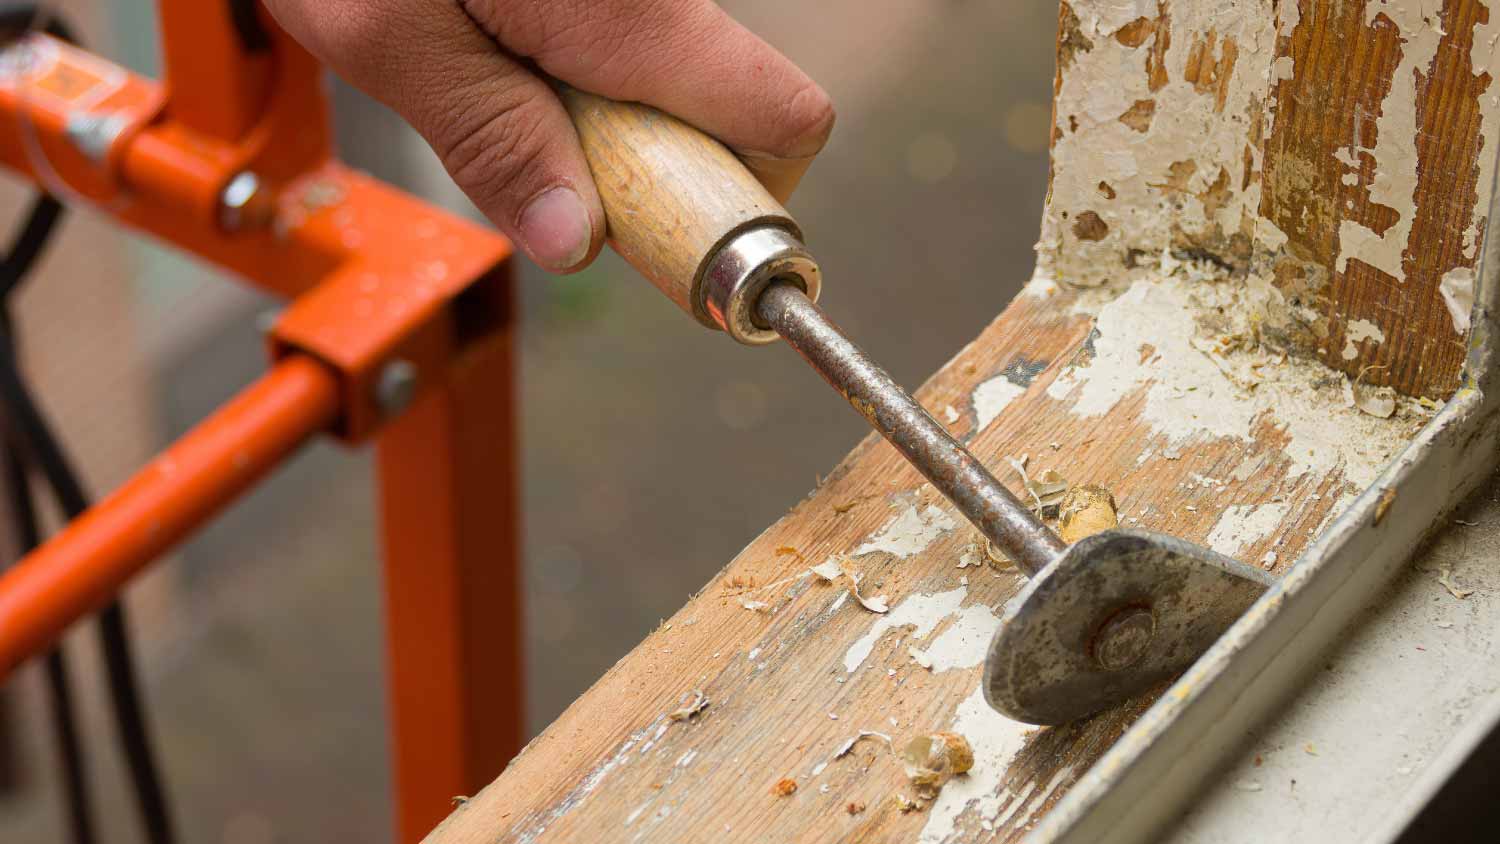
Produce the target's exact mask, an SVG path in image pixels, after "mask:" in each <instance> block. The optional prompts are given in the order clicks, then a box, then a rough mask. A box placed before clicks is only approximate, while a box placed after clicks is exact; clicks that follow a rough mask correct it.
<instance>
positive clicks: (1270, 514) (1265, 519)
mask: <svg viewBox="0 0 1500 844" xmlns="http://www.w3.org/2000/svg"><path fill="white" fill-rule="evenodd" d="M1287 510H1288V508H1287V505H1286V504H1278V503H1275V502H1270V503H1266V504H1236V505H1234V506H1232V507H1229V508H1228V509H1226V510H1225V511H1224V512H1223V514H1222V515H1220V516H1219V521H1218V522H1217V523H1216V524H1215V525H1214V529H1213V530H1211V531H1209V533H1208V547H1210V548H1212V549H1214V550H1215V551H1218V552H1219V553H1220V554H1223V555H1225V556H1228V557H1233V556H1235V555H1237V554H1239V553H1240V551H1242V550H1243V549H1245V548H1248V547H1250V546H1251V545H1254V544H1255V543H1257V542H1259V541H1261V540H1262V539H1265V538H1266V537H1267V536H1269V535H1270V534H1271V531H1274V530H1276V528H1278V527H1280V526H1281V522H1282V520H1283V519H1285V518H1286V514H1287ZM1272 561H1273V562H1274V561H1275V557H1274V555H1273V556H1272Z"/></svg>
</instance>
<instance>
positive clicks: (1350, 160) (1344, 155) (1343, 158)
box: [1333, 146, 1359, 170]
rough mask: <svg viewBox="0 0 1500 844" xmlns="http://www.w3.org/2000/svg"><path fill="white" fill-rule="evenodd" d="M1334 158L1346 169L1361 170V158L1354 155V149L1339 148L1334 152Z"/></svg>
mask: <svg viewBox="0 0 1500 844" xmlns="http://www.w3.org/2000/svg"><path fill="white" fill-rule="evenodd" d="M1333 157H1334V158H1336V159H1338V161H1339V163H1340V164H1343V165H1344V166H1346V167H1353V168H1355V169H1356V170H1357V169H1359V156H1357V155H1355V154H1354V147H1352V146H1348V147H1339V148H1338V149H1336V150H1334V151H1333Z"/></svg>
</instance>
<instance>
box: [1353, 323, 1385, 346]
mask: <svg viewBox="0 0 1500 844" xmlns="http://www.w3.org/2000/svg"><path fill="white" fill-rule="evenodd" d="M1344 335H1345V336H1347V337H1352V338H1354V342H1356V343H1362V342H1364V341H1365V340H1374V341H1375V342H1376V343H1384V342H1385V332H1384V331H1381V330H1380V326H1378V325H1376V324H1375V323H1373V322H1370V321H1369V320H1367V319H1351V320H1349V324H1348V325H1347V326H1345V327H1344Z"/></svg>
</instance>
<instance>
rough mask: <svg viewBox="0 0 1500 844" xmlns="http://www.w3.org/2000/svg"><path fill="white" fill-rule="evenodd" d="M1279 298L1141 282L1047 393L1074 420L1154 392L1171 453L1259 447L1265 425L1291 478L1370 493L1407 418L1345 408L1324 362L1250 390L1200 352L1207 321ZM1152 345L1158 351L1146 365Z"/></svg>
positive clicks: (1250, 285) (1219, 360)
mask: <svg viewBox="0 0 1500 844" xmlns="http://www.w3.org/2000/svg"><path fill="white" fill-rule="evenodd" d="M1279 295H1280V294H1279V293H1278V292H1277V291H1275V290H1274V289H1272V288H1270V286H1269V285H1268V284H1267V283H1266V282H1264V281H1260V280H1257V279H1255V278H1253V277H1252V278H1249V279H1238V280H1230V281H1227V282H1226V281H1219V282H1213V281H1208V280H1202V279H1199V278H1197V276H1196V274H1195V275H1194V276H1193V278H1192V279H1188V278H1185V277H1183V275H1182V274H1181V270H1178V274H1177V275H1172V276H1168V277H1165V278H1147V279H1141V280H1138V281H1136V282H1134V283H1133V284H1132V285H1131V286H1130V288H1129V289H1128V290H1127V291H1126V292H1125V293H1123V294H1121V295H1120V296H1119V297H1117V298H1116V299H1114V300H1113V301H1111V302H1109V303H1108V304H1105V305H1103V306H1102V307H1101V308H1100V309H1099V311H1098V314H1097V316H1096V318H1095V319H1096V323H1095V325H1096V329H1097V331H1098V336H1097V337H1096V338H1095V339H1094V355H1093V357H1092V359H1091V360H1090V361H1089V362H1088V363H1087V364H1085V365H1074V366H1071V367H1069V368H1068V369H1066V370H1064V371H1063V372H1062V374H1060V375H1059V376H1058V377H1057V379H1056V380H1054V381H1053V382H1052V384H1051V385H1049V386H1048V388H1047V395H1048V397H1050V398H1052V399H1055V400H1058V401H1065V402H1069V403H1070V404H1071V407H1070V408H1069V410H1070V412H1071V413H1073V414H1074V415H1075V416H1082V417H1099V416H1104V415H1106V414H1108V413H1110V412H1113V411H1114V410H1115V408H1116V407H1117V406H1118V405H1119V404H1120V402H1121V401H1122V400H1123V399H1125V398H1126V397H1127V396H1130V395H1133V394H1136V393H1138V392H1140V391H1145V393H1146V400H1145V402H1144V406H1143V408H1142V410H1141V415H1140V420H1141V421H1142V422H1144V423H1146V424H1147V425H1149V426H1150V428H1151V430H1152V432H1153V433H1154V434H1156V435H1159V436H1161V437H1163V438H1165V439H1166V440H1167V445H1169V446H1176V445H1182V444H1186V443H1188V442H1189V441H1190V440H1194V439H1213V438H1235V439H1240V440H1243V441H1245V442H1252V441H1253V440H1254V437H1253V436H1252V430H1253V426H1254V425H1256V424H1260V423H1261V422H1263V421H1266V422H1269V423H1270V424H1272V425H1273V426H1274V427H1276V428H1278V429H1280V430H1281V431H1282V432H1283V434H1284V435H1285V437H1286V440H1287V441H1286V443H1285V444H1284V445H1283V446H1282V454H1283V457H1285V458H1286V459H1287V460H1288V461H1289V462H1290V465H1289V466H1288V467H1287V473H1286V474H1287V477H1288V478H1296V477H1301V476H1302V475H1305V474H1306V473H1308V472H1309V471H1314V470H1316V471H1317V472H1318V473H1320V474H1328V473H1331V472H1333V471H1335V470H1338V469H1341V470H1342V472H1343V475H1344V479H1345V480H1346V481H1348V482H1349V483H1351V484H1354V485H1355V486H1359V487H1363V486H1368V485H1369V484H1370V483H1371V482H1373V481H1374V479H1375V476H1376V475H1377V474H1378V472H1379V470H1380V468H1381V467H1382V466H1384V465H1385V463H1386V461H1387V460H1389V459H1390V457H1391V455H1392V454H1394V453H1395V451H1396V449H1398V448H1399V447H1400V445H1401V444H1402V443H1403V442H1405V431H1404V428H1403V425H1402V423H1401V422H1400V421H1399V419H1397V420H1390V419H1376V418H1375V417H1372V416H1369V415H1367V414H1362V413H1360V412H1359V411H1358V410H1357V409H1355V408H1350V407H1345V406H1344V405H1343V404H1342V401H1341V400H1339V399H1336V398H1334V397H1333V396H1332V395H1330V393H1329V390H1330V387H1329V386H1328V376H1329V374H1330V372H1331V370H1329V369H1328V368H1327V367H1325V366H1323V365H1322V364H1320V363H1317V362H1314V361H1306V360H1301V359H1298V358H1295V357H1292V358H1288V359H1287V360H1286V361H1285V362H1284V363H1282V365H1280V366H1278V367H1273V368H1271V369H1268V370H1262V373H1263V376H1264V377H1263V380H1262V381H1261V382H1260V383H1258V385H1257V386H1256V387H1255V388H1254V389H1247V388H1245V387H1243V386H1241V385H1240V384H1236V383H1235V382H1233V381H1231V380H1230V379H1229V377H1228V375H1227V374H1226V372H1225V370H1226V369H1232V368H1233V366H1234V365H1235V363H1236V359H1235V358H1234V357H1232V356H1217V355H1214V354H1212V353H1211V352H1210V351H1204V350H1202V349H1201V348H1200V346H1199V345H1196V344H1195V342H1196V341H1198V340H1199V338H1198V331H1199V328H1198V323H1197V315H1198V314H1213V313H1233V314H1240V315H1245V316H1248V315H1250V314H1253V313H1261V312H1264V310H1265V302H1264V301H1262V300H1263V299H1264V297H1277V296H1279ZM1147 345H1149V346H1151V347H1152V348H1153V349H1154V350H1155V351H1154V353H1153V354H1152V355H1151V356H1150V357H1149V358H1148V359H1147V360H1145V361H1142V360H1141V350H1142V348H1143V347H1144V346H1147Z"/></svg>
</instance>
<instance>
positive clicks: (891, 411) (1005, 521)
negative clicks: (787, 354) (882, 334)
mask: <svg viewBox="0 0 1500 844" xmlns="http://www.w3.org/2000/svg"><path fill="white" fill-rule="evenodd" d="M755 313H756V316H758V317H759V318H760V320H761V321H762V322H763V323H765V325H766V326H767V327H768V328H771V329H773V330H774V331H776V333H777V334H780V335H781V336H782V337H783V338H784V339H785V340H786V341H787V343H789V344H790V345H791V346H792V348H794V349H796V350H797V353H798V354H800V355H802V358H803V359H804V360H806V361H807V362H808V363H810V364H812V367H813V369H816V370H817V371H818V373H819V374H820V375H822V376H823V380H825V381H827V382H828V383H829V384H830V385H832V386H833V388H834V389H836V390H838V391H839V392H840V393H841V394H843V396H844V398H845V399H847V400H848V401H849V404H850V405H852V406H853V407H854V409H855V410H857V411H859V412H860V415H862V416H864V417H865V419H867V420H869V422H870V425H871V426H872V427H874V428H875V430H877V431H879V432H880V434H881V436H883V437H885V438H886V439H887V440H889V441H890V443H891V445H894V446H895V447H896V449H897V450H898V451H900V452H901V453H902V454H904V455H906V459H907V460H909V461H911V464H912V465H913V466H915V467H917V470H918V471H920V472H921V473H922V475H923V477H925V478H927V480H928V481H931V482H932V485H933V486H934V487H937V489H938V491H939V492H941V493H942V494H943V495H945V496H947V498H948V500H949V501H951V502H953V505H954V506H955V507H957V508H958V511H959V512H960V513H963V514H964V516H965V517H966V518H968V520H969V521H970V522H973V523H974V526H975V527H977V528H979V532H980V533H982V534H984V535H985V537H986V538H988V539H989V540H990V542H992V543H994V545H995V547H996V548H998V549H1000V550H1001V551H1003V552H1004V553H1005V555H1006V556H1007V557H1009V558H1010V559H1011V560H1012V561H1014V562H1015V564H1016V566H1017V567H1018V568H1020V569H1021V571H1024V572H1026V574H1027V576H1028V577H1034V576H1035V575H1036V573H1037V572H1039V571H1041V570H1042V569H1043V568H1045V567H1046V566H1047V564H1048V563H1050V562H1052V561H1053V560H1055V559H1057V557H1058V556H1060V555H1061V554H1062V553H1063V551H1064V550H1065V549H1066V547H1067V546H1066V545H1064V544H1063V541H1062V540H1061V539H1059V538H1058V537H1057V535H1056V534H1054V533H1053V532H1052V531H1050V530H1048V529H1047V526H1046V525H1044V524H1042V522H1041V520H1040V519H1038V518H1036V517H1035V516H1033V515H1032V514H1031V511H1030V510H1028V509H1026V507H1025V505H1023V504H1022V503H1021V502H1020V501H1017V500H1016V497H1015V496H1014V495H1011V493H1010V490H1008V489H1006V488H1005V487H1004V486H1002V485H1001V484H1000V482H999V481H998V480H996V479H995V476H994V475H991V474H990V473H989V470H987V469H985V468H984V465H983V464H981V463H980V462H979V460H978V459H977V458H975V457H974V455H972V454H970V453H969V452H968V450H967V449H965V448H964V447H963V446H962V445H960V444H959V443H958V441H957V440H955V439H953V437H952V436H950V435H949V434H948V431H947V429H945V428H944V427H943V426H942V425H940V424H939V423H938V421H937V420H936V419H933V418H932V415H931V414H930V413H928V412H927V410H926V409H925V408H923V407H922V405H920V404H918V403H917V400H916V399H914V398H912V397H911V395H909V394H908V393H907V392H906V391H905V390H903V389H901V385H900V384H897V383H896V382H895V381H894V380H892V378H891V376H890V375H888V374H887V373H886V371H885V370H884V369H881V368H880V366H879V365H877V364H876V363H875V362H874V361H873V360H871V359H870V358H869V357H868V356H867V355H865V353H864V352H863V351H861V350H860V348H859V347H858V346H856V345H854V343H853V342H852V341H851V340H850V339H849V338H848V337H846V336H844V333H843V332H842V331H840V330H839V327H838V326H837V325H834V324H833V321H832V320H830V319H829V318H828V317H827V316H826V315H825V314H824V313H823V310H822V309H821V308H819V307H818V306H817V305H816V304H815V303H814V302H813V301H812V300H811V299H809V298H807V296H806V295H805V294H803V292H802V291H801V290H800V289H798V288H797V287H795V286H794V285H792V284H789V283H785V282H778V283H774V284H771V285H770V286H769V287H767V288H766V290H765V292H763V293H762V294H761V296H760V299H759V301H758V302H756V306H755Z"/></svg>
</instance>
